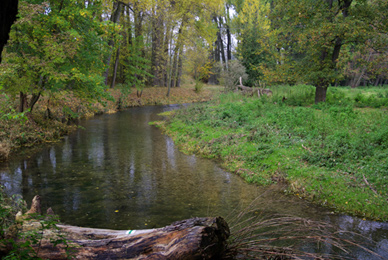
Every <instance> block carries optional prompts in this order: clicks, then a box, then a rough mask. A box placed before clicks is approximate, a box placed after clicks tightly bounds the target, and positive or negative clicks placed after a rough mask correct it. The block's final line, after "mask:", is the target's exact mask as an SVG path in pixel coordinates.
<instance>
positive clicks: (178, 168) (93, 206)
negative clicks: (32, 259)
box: [0, 106, 388, 259]
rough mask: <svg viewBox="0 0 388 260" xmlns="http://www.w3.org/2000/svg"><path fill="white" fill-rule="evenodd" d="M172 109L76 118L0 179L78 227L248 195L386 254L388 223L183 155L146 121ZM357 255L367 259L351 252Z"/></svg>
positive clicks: (211, 208) (216, 210) (163, 219)
mask: <svg viewBox="0 0 388 260" xmlns="http://www.w3.org/2000/svg"><path fill="white" fill-rule="evenodd" d="M177 107H178V106H153V107H142V108H133V109H129V110H126V111H121V112H119V113H116V114H111V115H101V116H96V117H94V118H92V119H89V120H85V121H83V122H81V126H82V127H83V128H84V129H79V130H77V131H76V132H74V133H72V134H71V135H70V136H67V137H65V138H64V140H63V141H61V142H58V143H54V144H52V145H46V146H44V147H42V148H41V149H39V151H38V152H36V153H33V154H29V155H28V156H26V155H20V156H15V157H14V158H12V159H11V160H10V161H9V162H7V163H2V164H0V183H1V184H2V185H3V186H5V188H6V191H7V193H9V194H21V195H22V197H23V199H25V200H26V201H28V202H31V199H32V198H33V196H34V195H36V194H39V195H40V196H41V197H42V205H43V208H44V209H45V208H47V207H52V208H53V210H54V212H55V213H56V214H58V215H59V216H60V219H61V221H62V222H64V223H67V224H70V225H76V226H84V227H95V228H110V229H146V228H155V227H162V226H166V225H169V224H171V223H172V222H174V221H177V220H182V219H187V218H191V217H201V216H218V215H220V216H224V217H231V216H232V215H233V214H236V212H238V211H239V210H240V209H242V208H244V207H247V206H248V205H250V204H251V203H252V201H253V200H255V205H260V206H257V207H258V209H257V210H258V211H260V212H264V213H265V214H287V215H294V216H298V217H306V218H310V219H313V220H323V221H326V222H329V223H331V224H334V225H336V226H338V227H339V228H341V229H343V230H348V231H355V232H358V233H361V234H362V235H364V236H365V237H366V238H370V239H373V240H375V241H377V244H376V246H375V248H373V250H374V251H376V252H378V253H380V254H382V255H385V257H387V258H388V255H387V253H384V250H387V248H388V223H382V222H373V221H363V220H361V219H359V218H353V217H350V216H346V215H335V214H332V213H331V212H330V209H326V208H322V207H317V206H314V205H312V204H309V203H307V202H305V201H303V200H300V199H298V198H295V197H292V196H286V195H284V194H283V192H282V188H281V187H279V186H276V187H269V188H263V187H257V186H255V185H250V184H247V183H245V182H244V181H243V180H242V179H241V178H239V177H238V176H236V175H234V174H231V173H229V172H226V171H224V170H223V169H221V168H220V167H219V166H218V165H217V163H215V162H213V161H210V160H207V159H202V158H198V157H196V156H194V155H185V154H183V153H181V152H179V151H178V149H177V147H176V146H175V145H174V143H173V142H172V140H171V139H170V138H169V137H168V136H165V135H163V134H162V133H161V131H160V130H159V129H157V128H156V127H154V126H150V125H149V124H148V123H149V122H150V121H155V120H160V119H161V117H160V116H158V115H157V114H158V113H161V112H164V111H167V110H171V109H176V108H177ZM357 259H371V256H366V255H363V253H362V252H360V253H357Z"/></svg>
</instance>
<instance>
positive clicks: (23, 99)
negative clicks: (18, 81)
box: [19, 91, 28, 113]
mask: <svg viewBox="0 0 388 260" xmlns="http://www.w3.org/2000/svg"><path fill="white" fill-rule="evenodd" d="M27 107H28V104H27V94H25V93H23V92H21V91H20V94H19V112H20V113H23V112H24V109H25V108H27Z"/></svg>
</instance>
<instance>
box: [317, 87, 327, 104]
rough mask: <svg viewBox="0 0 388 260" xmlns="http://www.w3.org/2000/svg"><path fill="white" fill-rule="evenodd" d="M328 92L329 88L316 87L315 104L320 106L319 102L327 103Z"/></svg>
mask: <svg viewBox="0 0 388 260" xmlns="http://www.w3.org/2000/svg"><path fill="white" fill-rule="evenodd" d="M326 92H327V87H322V86H316V87H315V104H318V103H319V102H326Z"/></svg>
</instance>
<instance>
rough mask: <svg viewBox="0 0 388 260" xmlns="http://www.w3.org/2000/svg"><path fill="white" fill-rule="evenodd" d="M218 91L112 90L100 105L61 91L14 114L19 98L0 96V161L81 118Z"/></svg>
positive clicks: (54, 137)
mask: <svg viewBox="0 0 388 260" xmlns="http://www.w3.org/2000/svg"><path fill="white" fill-rule="evenodd" d="M219 89H220V87H219V86H204V88H203V89H202V90H201V91H199V92H198V91H195V87H194V84H193V83H192V84H187V85H184V86H183V87H180V88H172V89H171V93H170V96H169V97H167V96H166V93H167V88H158V87H150V88H145V89H144V90H143V92H142V95H141V96H140V97H139V96H138V93H137V91H136V89H132V91H131V93H125V92H122V91H120V90H118V89H111V90H109V93H110V95H111V96H112V99H111V100H104V101H102V102H99V103H98V102H92V101H90V100H84V99H80V98H78V97H76V96H74V95H73V94H72V93H69V92H67V93H64V92H61V93H57V94H52V95H50V96H43V97H41V98H40V100H39V101H38V103H37V104H36V106H35V108H34V110H33V112H32V113H31V114H27V113H24V114H20V113H17V112H16V111H17V104H18V98H15V99H11V98H9V97H7V96H5V95H3V96H0V99H1V102H0V104H1V105H0V161H4V160H7V158H9V157H10V156H11V155H12V153H14V152H17V151H18V150H19V149H20V148H22V147H33V146H35V145H37V144H40V143H44V142H52V141H55V140H58V139H60V138H61V137H62V136H63V135H66V134H68V133H69V132H71V131H73V130H74V129H76V128H77V126H76V124H75V123H76V122H77V120H79V119H81V118H85V117H91V116H93V115H95V114H102V113H115V112H117V111H119V110H120V109H125V108H130V107H138V106H146V105H167V104H182V103H193V102H204V101H208V100H210V99H211V98H212V97H213V94H214V93H218V92H219Z"/></svg>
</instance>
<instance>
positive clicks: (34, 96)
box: [30, 92, 41, 112]
mask: <svg viewBox="0 0 388 260" xmlns="http://www.w3.org/2000/svg"><path fill="white" fill-rule="evenodd" d="M40 95H41V93H40V92H39V93H38V94H33V95H32V98H31V102H30V112H32V110H33V109H34V106H35V104H36V102H38V100H39V98H40Z"/></svg>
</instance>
